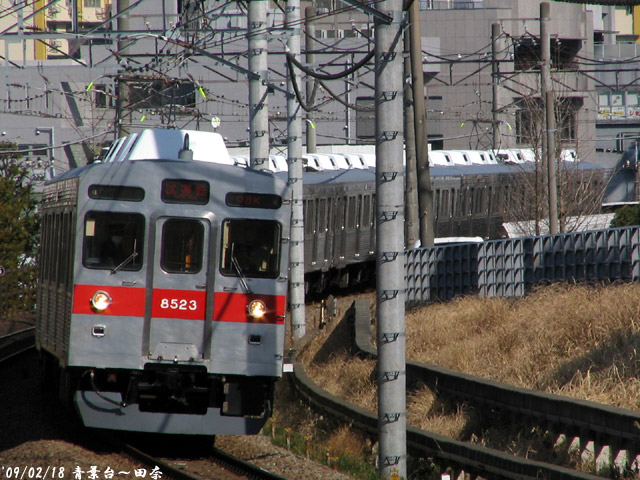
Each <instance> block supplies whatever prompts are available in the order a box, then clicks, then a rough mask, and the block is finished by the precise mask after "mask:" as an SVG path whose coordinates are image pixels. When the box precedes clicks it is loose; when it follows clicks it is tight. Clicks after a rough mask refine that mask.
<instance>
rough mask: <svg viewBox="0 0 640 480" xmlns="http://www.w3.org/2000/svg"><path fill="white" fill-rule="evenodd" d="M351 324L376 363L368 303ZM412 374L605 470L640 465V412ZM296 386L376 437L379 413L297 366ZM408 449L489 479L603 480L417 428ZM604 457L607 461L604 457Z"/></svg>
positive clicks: (425, 372)
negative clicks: (536, 429) (560, 442)
mask: <svg viewBox="0 0 640 480" xmlns="http://www.w3.org/2000/svg"><path fill="white" fill-rule="evenodd" d="M344 320H346V321H349V322H352V323H353V339H354V343H355V345H356V347H357V349H358V350H359V352H360V354H362V355H368V356H372V357H375V356H376V351H375V348H374V347H373V346H372V345H371V332H370V329H371V321H370V316H369V305H368V302H367V301H366V300H361V299H359V300H356V301H355V302H354V303H353V305H352V306H351V308H350V309H349V311H348V312H347V313H346V315H345V318H344ZM406 368H407V384H408V386H409V387H411V386H415V385H417V384H425V385H427V386H428V387H430V388H432V389H433V390H435V391H438V392H439V393H444V394H446V395H449V396H452V397H454V398H458V399H464V400H468V401H472V402H474V403H476V404H480V405H483V406H485V407H487V408H491V409H500V410H502V411H507V412H510V413H511V414H513V415H512V418H514V419H519V420H520V421H523V419H531V420H533V421H534V422H536V423H537V424H539V425H543V426H544V427H545V428H546V429H547V430H549V431H552V432H554V433H556V434H557V435H558V436H560V435H564V436H565V437H566V438H568V439H570V440H571V439H573V440H574V441H573V442H570V443H573V444H574V445H575V444H577V445H579V448H580V450H581V452H582V451H583V450H590V454H591V455H592V456H593V458H594V466H597V464H598V460H600V462H601V464H602V465H604V464H605V463H606V462H609V463H614V464H615V465H617V466H618V467H619V468H620V469H621V470H622V469H624V467H625V466H626V465H629V464H633V463H634V461H635V455H636V452H639V451H640V413H639V412H635V411H632V410H627V409H621V408H615V407H611V406H608V405H602V404H598V403H595V402H589V401H584V400H577V399H572V398H568V397H563V396H559V395H552V394H547V393H543V392H537V391H532V390H527V389H523V388H517V387H513V386H511V385H507V384H502V383H499V382H495V381H490V380H484V379H480V378H477V377H473V376H471V375H466V374H462V373H458V372H453V371H450V370H447V369H444V368H441V367H437V366H432V365H426V364H422V363H418V362H411V361H407V367H406ZM294 384H295V386H296V388H297V389H298V391H299V392H300V393H301V394H302V395H303V396H304V397H306V399H307V401H308V402H309V403H310V404H312V405H313V406H314V407H316V408H318V409H320V410H322V411H324V412H325V413H326V414H330V415H334V416H336V417H338V418H339V419H342V420H344V421H346V422H348V423H350V424H352V425H353V426H354V427H356V428H359V429H361V430H362V431H364V432H366V433H367V434H369V435H370V436H373V437H375V436H377V421H378V419H377V415H375V414H373V413H371V412H369V411H367V410H364V409H362V408H359V407H357V406H354V405H352V404H348V403H346V402H344V401H342V400H341V399H339V398H337V397H335V396H333V395H331V394H328V393H327V392H325V391H323V390H322V389H320V388H319V387H318V386H317V385H315V384H314V383H313V381H312V380H311V379H310V378H309V377H308V376H307V375H306V373H305V371H304V367H303V366H302V365H301V364H300V362H298V361H294ZM516 421H517V420H516ZM407 448H408V450H409V453H410V454H413V455H417V456H422V457H424V456H427V457H433V458H437V459H439V461H438V462H436V463H440V464H442V465H446V466H448V467H450V468H453V469H454V470H456V471H458V472H459V471H464V472H465V473H469V474H472V475H477V476H482V477H485V478H487V477H488V478H518V479H523V478H531V479H533V478H549V479H596V478H600V479H601V478H602V477H599V476H595V475H592V474H588V473H584V472H579V471H575V470H572V469H569V468H564V467H560V466H556V465H551V464H546V463H543V462H537V461H531V460H528V459H524V458H519V457H516V456H513V455H509V454H505V453H504V452H501V451H497V450H493V449H489V448H485V447H480V446H477V445H473V444H469V443H465V442H459V441H455V440H452V439H450V438H446V437H443V436H441V435H437V434H433V433H429V432H426V431H422V430H420V429H417V428H414V427H409V428H408V429H407ZM604 456H606V457H608V458H607V459H603V458H602V457H604Z"/></svg>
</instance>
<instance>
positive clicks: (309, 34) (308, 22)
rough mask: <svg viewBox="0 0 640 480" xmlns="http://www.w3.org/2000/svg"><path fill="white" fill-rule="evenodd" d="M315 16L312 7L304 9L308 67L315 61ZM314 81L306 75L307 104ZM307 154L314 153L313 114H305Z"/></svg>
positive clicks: (309, 102)
mask: <svg viewBox="0 0 640 480" xmlns="http://www.w3.org/2000/svg"><path fill="white" fill-rule="evenodd" d="M314 16H315V10H314V9H313V7H307V8H305V9H304V22H305V32H304V49H305V52H306V53H305V60H306V62H307V64H308V65H313V64H314V63H315V61H316V56H315V54H314V53H313V50H314V49H315V48H316V43H315V36H316V26H315V25H314V24H313V20H314V18H313V17H314ZM314 83H315V81H314V80H313V77H312V76H311V75H307V83H306V90H307V104H308V105H312V104H313V96H314V95H313V85H314ZM306 121H307V153H316V143H317V142H316V124H315V115H314V113H313V112H312V111H311V112H307V118H306Z"/></svg>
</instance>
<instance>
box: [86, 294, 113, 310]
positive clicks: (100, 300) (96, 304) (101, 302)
mask: <svg viewBox="0 0 640 480" xmlns="http://www.w3.org/2000/svg"><path fill="white" fill-rule="evenodd" d="M112 301H113V299H112V298H111V295H109V294H108V293H107V292H105V291H104V290H98V291H97V292H96V293H94V294H93V296H92V297H91V307H92V308H93V309H94V310H95V311H96V312H104V311H105V310H106V309H107V308H109V306H110V305H111V302H112Z"/></svg>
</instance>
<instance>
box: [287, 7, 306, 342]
mask: <svg viewBox="0 0 640 480" xmlns="http://www.w3.org/2000/svg"><path fill="white" fill-rule="evenodd" d="M286 22H287V28H288V31H289V39H288V40H287V49H288V50H289V53H290V54H291V55H293V57H294V58H295V59H296V60H298V61H299V60H300V58H299V57H300V0H287V3H286ZM285 61H286V60H285ZM292 69H295V67H292ZM287 71H288V69H287ZM294 71H295V70H294ZM293 80H294V79H292V78H290V76H288V77H287V92H288V95H287V119H288V120H287V152H288V162H289V184H290V185H291V188H292V190H293V205H292V211H291V242H290V245H289V254H290V258H289V264H290V268H289V304H290V306H291V336H292V337H293V339H294V340H298V339H300V338H302V337H304V334H305V315H304V314H305V312H304V218H303V213H304V212H303V208H302V207H303V205H302V187H303V184H302V116H301V107H300V105H299V104H298V102H297V100H296V95H295V92H294V89H293Z"/></svg>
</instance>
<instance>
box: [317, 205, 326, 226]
mask: <svg viewBox="0 0 640 480" xmlns="http://www.w3.org/2000/svg"><path fill="white" fill-rule="evenodd" d="M326 203H327V201H326V199H324V198H321V199H320V203H319V204H318V233H325V232H326V231H327V207H326Z"/></svg>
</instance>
